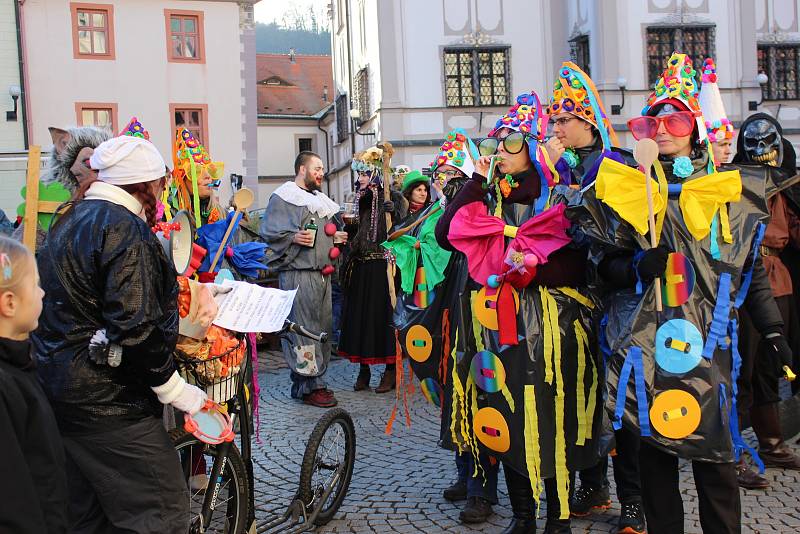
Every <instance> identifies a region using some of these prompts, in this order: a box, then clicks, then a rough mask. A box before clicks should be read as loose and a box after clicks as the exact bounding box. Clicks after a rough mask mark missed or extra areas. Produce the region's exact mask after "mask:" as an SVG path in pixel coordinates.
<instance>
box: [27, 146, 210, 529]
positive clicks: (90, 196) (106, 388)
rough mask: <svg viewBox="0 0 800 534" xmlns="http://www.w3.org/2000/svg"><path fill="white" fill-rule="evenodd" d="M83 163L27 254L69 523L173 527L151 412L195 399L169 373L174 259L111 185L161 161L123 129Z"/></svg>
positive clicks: (173, 492) (161, 435)
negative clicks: (33, 265) (99, 344)
mask: <svg viewBox="0 0 800 534" xmlns="http://www.w3.org/2000/svg"><path fill="white" fill-rule="evenodd" d="M90 163H91V167H92V168H93V169H98V170H99V180H100V181H98V182H95V183H93V184H92V185H91V187H90V188H89V190H88V191H87V194H86V197H85V199H84V200H81V201H78V202H76V203H75V204H74V205H72V206H71V207H70V208H69V209H68V210H67V211H66V212H65V213H64V214H63V215H61V216H60V218H59V219H58V221H57V223H56V224H55V225H54V226H53V228H51V230H50V233H49V234H48V237H47V240H46V242H45V244H44V245H43V247H42V250H41V251H40V253H39V255H38V258H37V260H38V263H39V272H40V273H41V278H42V280H41V285H42V287H43V288H44V289H45V291H46V294H45V300H44V308H43V314H42V317H41V319H40V322H39V329H38V330H37V331H36V333H35V334H34V335H33V336H32V341H33V346H34V351H35V355H36V359H37V363H38V371H39V375H40V377H41V379H42V383H43V385H44V388H45V391H46V393H47V396H48V398H49V399H50V402H51V405H52V406H53V410H54V412H55V414H56V419H57V422H58V424H59V428H60V431H61V433H62V436H63V438H64V447H65V450H66V452H67V458H68V459H67V474H68V482H69V485H70V495H71V496H73V497H74V498H72V499H71V502H70V514H71V520H72V528H75V529H85V530H87V531H92V532H106V531H111V530H118V529H123V530H137V531H141V532H153V533H155V532H159V533H163V532H167V533H169V532H175V533H177V532H182V531H183V530H185V524H186V517H187V514H188V502H189V496H188V493H187V488H186V485H185V484H184V483H183V482H182V480H183V477H182V475H181V469H180V464H179V462H178V461H177V459H176V456H175V450H174V447H173V445H172V443H171V442H170V440H169V438H168V436H167V433H166V431H165V429H164V428H163V426H162V421H161V415H162V411H163V405H165V404H171V405H172V406H174V407H175V408H177V409H179V410H181V411H186V412H188V413H195V412H196V411H198V410H199V409H200V408H201V407H202V405H203V404H204V402H205V399H206V397H205V393H203V392H201V391H200V390H199V389H197V388H196V387H194V386H190V385H188V384H186V382H185V381H184V380H183V378H181V377H180V376H179V375H178V373H177V371H176V370H175V365H174V361H173V351H174V349H175V342H176V337H177V334H178V309H177V294H178V287H177V284H176V281H175V268H174V266H173V264H172V262H171V261H170V260H169V259H168V258H167V256H166V255H165V253H164V250H163V248H162V246H161V243H159V241H158V239H156V236H155V234H154V233H153V232H152V231H151V229H150V227H149V226H148V224H147V223H146V222H145V221H144V220H143V219H144V213H145V212H144V208H143V206H142V204H141V203H140V201H139V200H138V199H137V198H136V197H134V196H132V195H131V194H129V193H127V192H126V191H125V190H124V189H123V188H122V187H123V186H126V185H129V184H138V183H146V182H153V181H155V180H158V179H159V178H161V177H163V176H164V173H165V164H164V160H163V159H162V158H161V156H160V154H158V151H157V150H156V149H155V147H154V146H153V145H152V144H151V143H149V142H148V141H145V140H144V139H137V138H130V137H127V136H121V137H116V138H114V139H110V140H108V141H106V142H104V143H102V144H101V145H99V146H98V147H97V148H96V149H95V151H94V153H93V154H92V156H91V161H90ZM132 281H134V282H133V283H132ZM98 331H102V332H103V337H105V338H107V344H109V345H114V346H117V347H118V348H120V352H121V359H120V360H117V361H116V365H115V364H113V363H112V358H111V357H110V356H109V357H107V358H100V357H98V355H97V353H96V352H93V351H92V348H91V345H93V344H94V341H95V338H96V337H97V336H98ZM106 356H108V355H106ZM123 460H124V461H123ZM109 484H111V486H109ZM112 490H113V493H114V495H115V496H116V497H117V498H115V499H110V500H109V499H108V498H107V496H108V494H109V491H112Z"/></svg>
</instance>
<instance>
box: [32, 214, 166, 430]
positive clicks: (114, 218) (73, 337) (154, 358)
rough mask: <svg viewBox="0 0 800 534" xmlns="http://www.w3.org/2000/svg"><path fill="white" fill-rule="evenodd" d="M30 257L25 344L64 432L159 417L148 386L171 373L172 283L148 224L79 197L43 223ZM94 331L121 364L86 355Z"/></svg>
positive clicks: (114, 426)
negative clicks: (32, 328)
mask: <svg viewBox="0 0 800 534" xmlns="http://www.w3.org/2000/svg"><path fill="white" fill-rule="evenodd" d="M37 262H38V265H39V275H40V277H41V285H42V289H44V291H45V297H44V306H43V311H42V315H41V317H40V320H39V328H38V330H36V332H35V333H34V335H33V336H32V341H33V348H34V354H35V357H36V359H37V362H38V371H39V377H40V379H41V381H42V385H43V387H44V389H45V392H46V394H47V396H48V398H49V399H50V402H51V404H52V406H53V410H54V411H55V414H56V420H57V421H58V424H59V427H60V429H61V431H62V433H64V434H70V433H84V432H97V431H104V430H112V429H114V428H120V427H124V426H128V425H130V424H133V423H135V422H137V421H139V420H141V419H143V418H145V417H148V416H157V417H160V416H161V413H162V406H161V404H160V403H159V402H158V399H157V397H156V395H155V393H153V391H152V390H151V389H150V388H151V387H152V386H158V385H161V384H163V383H165V382H166V381H167V380H168V379H169V377H170V376H171V375H172V373H173V372H174V371H175V365H174V362H173V359H172V353H173V350H174V348H175V342H176V339H177V334H178V310H177V295H178V286H177V282H176V274H177V273H176V272H175V269H174V267H173V266H172V264H171V263H170V261H169V259H168V258H167V256H166V254H165V253H164V251H163V249H162V247H161V245H160V243H159V242H158V240H157V239H156V236H155V234H153V232H152V231H151V230H150V228H148V226H147V223H145V222H144V221H143V220H141V219H140V218H139V217H137V216H136V215H134V214H133V213H131V212H130V211H129V210H127V209H126V208H124V207H122V206H119V205H116V204H113V203H111V202H107V201H104V200H86V201H82V202H78V203H76V204H75V205H74V206H73V207H72V208H71V209H70V210H69V211H68V212H67V213H65V214H64V215H62V216H61V218H60V219H59V220H58V221H57V223H55V225H54V227H53V228H51V230H50V233H49V235H48V237H47V240H46V241H45V244H44V245H43V246H42V248H41V249H40V250H39V253H38V255H37ZM100 328H105V329H106V335H107V336H108V338H109V340H110V341H111V342H112V343H116V344H118V345H121V346H122V347H123V355H122V363H121V364H120V365H119V367H116V368H114V367H109V366H108V365H106V364H96V363H94V362H93V361H92V360H91V359H90V358H89V351H88V347H89V340H90V339H91V337H92V336H93V335H94V333H95V331H96V330H98V329H100Z"/></svg>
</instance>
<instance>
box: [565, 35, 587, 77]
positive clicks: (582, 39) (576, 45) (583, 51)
mask: <svg viewBox="0 0 800 534" xmlns="http://www.w3.org/2000/svg"><path fill="white" fill-rule="evenodd" d="M569 53H570V57H571V58H572V61H573V62H574V63H575V64H576V65H577V66H578V67H580V68H581V70H582V71H583V72H585V73H586V74H587V75H589V76H591V75H592V70H591V65H590V63H589V36H588V35H579V36H577V37H575V38H574V39H571V40H570V41H569Z"/></svg>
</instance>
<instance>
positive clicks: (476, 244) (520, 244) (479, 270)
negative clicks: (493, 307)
mask: <svg viewBox="0 0 800 534" xmlns="http://www.w3.org/2000/svg"><path fill="white" fill-rule="evenodd" d="M564 209H565V207H564V205H563V204H558V205H556V206H553V207H552V208H549V209H547V210H545V211H543V212H542V213H540V214H539V215H536V216H535V217H533V218H531V219H528V220H527V221H525V222H524V223H523V224H522V225H521V226H519V227H516V226H509V225H506V224H505V223H504V222H503V221H502V220H500V219H499V218H497V217H494V216H492V215H489V214H488V213H486V206H485V205H484V204H483V203H482V202H472V203H470V204H467V205H465V206H463V207H462V208H461V209H460V210H458V212H457V213H456V214H455V216H454V217H453V219H452V221H451V223H450V233H449V234H448V238H449V239H450V243H451V244H452V245H453V247H455V248H456V249H458V250H460V251H461V252H463V253H464V255H465V256H466V257H467V266H468V269H469V274H470V276H471V277H472V279H473V280H475V281H476V282H478V283H479V284H482V285H484V286H485V285H487V284H488V282H489V277H490V276H491V275H497V276H501V275H502V274H503V273H505V272H506V271H509V270H510V269H513V268H514V264H516V265H518V266H519V267H517V269H520V268H521V266H520V261H519V259H520V257H525V256H527V255H530V254H532V255H534V256H535V257H536V260H534V261H532V262H531V261H529V260H527V259H526V261H525V263H526V264H530V263H533V265H535V264H537V263H538V264H541V263H547V258H548V256H550V254H552V253H553V252H555V251H556V250H558V249H560V248H561V247H563V246H564V245H566V244H567V243H569V242H570V238H569V236H568V235H567V233H566V230H567V228H569V226H570V223H569V221H568V220H567V218H566V217H564ZM506 237H511V238H512V239H511V242H510V243H509V244H508V249H506V246H505V238H506ZM507 250H508V251H510V252H512V253H513V254H514V255H521V256H517V257H516V261H508V262H507V261H506V259H507Z"/></svg>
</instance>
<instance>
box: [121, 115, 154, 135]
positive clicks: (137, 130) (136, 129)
mask: <svg viewBox="0 0 800 534" xmlns="http://www.w3.org/2000/svg"><path fill="white" fill-rule="evenodd" d="M122 135H129V136H131V137H140V138H142V139H146V140H147V141H149V140H150V133H149V132H148V131H147V130H145V129H144V126H142V123H141V122H139V119H137V118H136V117H132V118H131V120H130V122H128V125H127V126H126V127H125V128H123V129H122V131H121V132H120V133H119V135H118V136H117V137H119V136H122Z"/></svg>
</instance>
